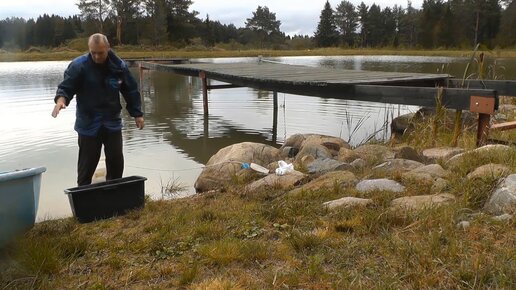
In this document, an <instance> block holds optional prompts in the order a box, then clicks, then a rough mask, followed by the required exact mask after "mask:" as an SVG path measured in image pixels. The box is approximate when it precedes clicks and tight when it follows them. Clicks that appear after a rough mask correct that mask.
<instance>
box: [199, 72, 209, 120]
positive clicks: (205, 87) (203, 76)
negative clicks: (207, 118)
mask: <svg viewBox="0 0 516 290" xmlns="http://www.w3.org/2000/svg"><path fill="white" fill-rule="evenodd" d="M199 77H200V78H201V83H202V103H203V107H204V115H208V80H207V79H206V73H205V72H204V71H201V72H200V73H199Z"/></svg>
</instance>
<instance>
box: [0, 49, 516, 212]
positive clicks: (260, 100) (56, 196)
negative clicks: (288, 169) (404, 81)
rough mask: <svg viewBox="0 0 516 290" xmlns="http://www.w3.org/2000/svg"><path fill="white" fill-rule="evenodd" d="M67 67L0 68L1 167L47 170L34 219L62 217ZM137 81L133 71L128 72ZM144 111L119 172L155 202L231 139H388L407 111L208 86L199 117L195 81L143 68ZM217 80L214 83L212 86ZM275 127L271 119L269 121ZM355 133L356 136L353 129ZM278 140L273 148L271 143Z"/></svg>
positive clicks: (373, 61) (392, 63) (323, 60)
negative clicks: (60, 94)
mask: <svg viewBox="0 0 516 290" xmlns="http://www.w3.org/2000/svg"><path fill="white" fill-rule="evenodd" d="M272 60H274V61H278V62H282V63H287V64H299V65H310V66H326V67H335V68H339V69H363V70H384V71H400V72H401V71H407V72H426V73H432V72H436V71H437V69H438V68H440V67H442V65H443V63H448V65H446V69H448V70H449V71H450V72H460V71H461V70H463V67H464V65H465V64H464V59H460V58H459V59H458V58H425V57H405V56H402V57H391V56H388V57H370V56H343V57H280V58H273V59H272ZM202 61H209V62H215V63H217V62H255V61H256V59H255V58H230V59H203V60H202ZM68 63H69V62H66V61H65V62H26V63H0V114H1V115H2V117H3V120H4V124H3V126H2V127H0V160H1V162H0V171H8V170H12V169H16V168H26V167H35V166H45V167H47V172H46V173H45V174H44V178H43V183H42V190H41V198H40V210H39V212H38V219H39V220H41V219H45V218H55V217H62V216H69V215H70V214H71V211H70V207H69V205H68V200H67V198H66V196H65V195H64V193H63V190H64V189H65V188H69V187H73V186H75V180H76V160H77V145H76V144H77V135H76V133H75V132H74V131H73V123H74V120H75V102H72V103H71V104H70V106H69V107H68V108H67V109H66V110H63V111H62V113H61V114H60V115H59V117H58V118H57V119H53V118H52V117H51V116H50V112H51V109H52V108H53V96H54V94H55V89H56V86H57V85H58V83H59V82H60V81H61V80H62V75H63V71H64V70H65V68H66V67H67V65H68ZM504 66H505V67H506V71H505V74H506V78H513V79H516V75H515V74H516V70H515V68H516V60H506V61H505V63H504ZM134 73H135V76H136V77H137V71H136V70H135V71H134ZM144 79H145V86H144V87H143V88H142V89H143V107H144V111H145V117H146V128H145V129H144V130H137V129H136V127H135V124H134V120H133V119H132V118H131V117H130V116H129V115H128V114H127V113H126V112H125V111H124V113H123V119H124V124H125V127H124V129H123V136H124V154H125V159H126V169H125V172H124V175H126V176H127V175H142V176H146V177H147V178H148V181H147V182H146V192H147V194H150V195H151V196H152V197H153V198H160V197H161V193H162V185H165V184H167V183H168V182H169V181H171V180H177V181H179V182H181V183H182V184H183V185H185V186H186V187H187V190H186V191H185V192H182V193H181V194H183V195H184V194H191V193H193V192H194V190H193V183H194V181H195V179H196V178H197V176H198V174H199V173H200V171H201V168H202V166H203V164H205V163H206V162H207V161H208V159H209V158H210V157H211V156H212V155H213V154H214V153H215V152H217V151H218V150H219V149H221V148H223V147H225V146H228V145H231V144H234V143H238V142H244V141H249V142H259V143H266V144H270V145H275V146H278V145H279V144H281V143H282V142H283V141H284V140H285V139H286V138H287V137H288V136H290V135H292V134H296V133H319V134H327V135H333V136H340V137H342V138H344V139H345V140H350V142H351V143H352V144H354V145H357V144H359V143H361V142H363V141H364V140H367V139H368V138H370V137H371V136H375V137H376V138H378V139H383V138H386V137H388V134H389V132H388V129H386V128H385V125H386V124H388V123H389V121H390V120H391V119H392V118H393V117H396V116H398V115H400V114H404V113H407V112H413V111H416V110H417V109H418V108H417V107H413V106H399V105H389V104H380V103H368V102H357V101H349V100H338V99H323V98H317V97H307V96H299V95H290V94H283V93H279V94H278V95H277V98H278V115H277V116H274V110H273V94H272V93H271V92H266V91H258V90H254V89H249V88H233V89H225V90H212V91H211V92H210V93H209V103H210V114H209V116H208V117H207V118H205V116H204V114H203V104H202V97H201V94H200V87H201V86H200V82H199V79H198V78H191V77H184V76H179V75H175V74H170V73H162V72H149V71H146V72H145V76H144ZM214 84H215V83H214ZM274 121H276V122H274ZM358 126H360V127H359V128H358V130H355V128H357V127H358ZM274 141H276V142H274Z"/></svg>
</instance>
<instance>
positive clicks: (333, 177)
mask: <svg viewBox="0 0 516 290" xmlns="http://www.w3.org/2000/svg"><path fill="white" fill-rule="evenodd" d="M356 183H357V178H356V177H355V175H354V174H353V173H351V172H349V171H333V172H328V173H326V174H324V175H322V176H320V177H318V178H316V179H314V180H312V181H310V182H308V183H307V184H304V185H303V186H301V187H298V188H296V189H294V190H292V191H291V192H290V193H292V194H297V193H300V192H302V191H315V190H319V189H333V188H335V186H337V187H339V188H346V187H348V186H354V185H355V184H356Z"/></svg>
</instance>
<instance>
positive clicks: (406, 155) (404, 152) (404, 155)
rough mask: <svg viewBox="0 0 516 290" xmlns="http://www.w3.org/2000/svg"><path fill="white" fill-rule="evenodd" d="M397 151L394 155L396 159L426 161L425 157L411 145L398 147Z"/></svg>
mask: <svg viewBox="0 0 516 290" xmlns="http://www.w3.org/2000/svg"><path fill="white" fill-rule="evenodd" d="M396 150H397V152H396V153H395V155H394V158H395V159H407V160H413V161H417V162H424V161H425V160H424V157H423V156H422V155H421V154H419V153H418V152H417V151H416V149H414V148H412V147H410V146H403V147H400V148H397V149H396Z"/></svg>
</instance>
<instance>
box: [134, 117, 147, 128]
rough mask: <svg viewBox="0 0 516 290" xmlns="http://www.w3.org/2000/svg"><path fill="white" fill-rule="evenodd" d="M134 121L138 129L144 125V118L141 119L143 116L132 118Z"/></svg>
mask: <svg viewBox="0 0 516 290" xmlns="http://www.w3.org/2000/svg"><path fill="white" fill-rule="evenodd" d="M134 122H135V123H136V127H138V129H140V130H141V129H143V127H144V126H145V120H144V119H143V117H136V118H134Z"/></svg>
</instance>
